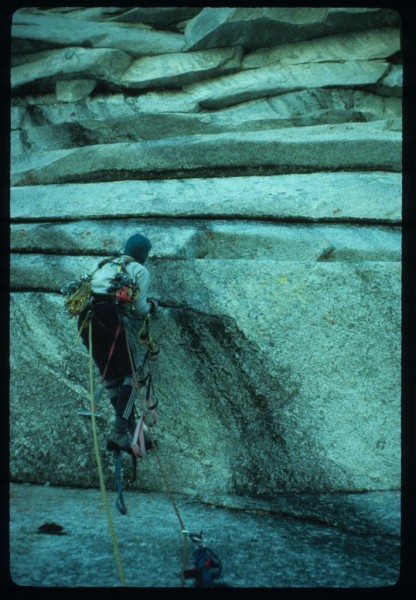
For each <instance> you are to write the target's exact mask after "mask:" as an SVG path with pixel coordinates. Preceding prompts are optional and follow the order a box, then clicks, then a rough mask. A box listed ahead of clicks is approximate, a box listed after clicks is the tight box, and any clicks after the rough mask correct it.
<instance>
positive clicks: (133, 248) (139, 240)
mask: <svg viewBox="0 0 416 600" xmlns="http://www.w3.org/2000/svg"><path fill="white" fill-rule="evenodd" d="M151 247H152V244H151V243H150V240H149V239H148V238H147V237H146V236H144V235H141V234H140V233H136V234H135V235H132V236H131V237H130V238H129V239H128V240H127V242H126V245H125V246H124V254H127V256H131V257H132V258H134V259H135V260H137V262H139V263H141V264H142V265H143V264H144V263H145V261H146V258H147V257H148V254H149V252H150V249H151Z"/></svg>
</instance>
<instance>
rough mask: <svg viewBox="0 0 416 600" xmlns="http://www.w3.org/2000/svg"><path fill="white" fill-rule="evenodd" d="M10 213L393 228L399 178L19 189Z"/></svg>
mask: <svg viewBox="0 0 416 600" xmlns="http://www.w3.org/2000/svg"><path fill="white" fill-rule="evenodd" d="M201 189H203V190H204V194H201V192H200V190H201ZM66 198H70V199H71V202H67V201H66V200H65V199H66ZM10 211H11V216H12V218H13V219H16V220H21V219H24V220H32V221H52V222H54V221H56V220H58V221H59V220H80V219H81V220H82V219H91V218H97V219H102V218H108V217H118V218H133V217H136V218H140V217H144V218H149V217H158V218H160V217H164V216H165V217H167V218H170V217H172V218H178V217H191V218H206V219H207V220H209V219H215V218H217V219H218V218H224V217H225V218H233V217H234V218H237V217H239V218H246V219H271V220H276V219H289V220H290V219H291V220H294V221H296V220H303V219H306V220H313V221H319V220H322V221H325V220H335V221H336V220H341V219H345V220H350V221H351V220H355V221H357V222H366V221H367V222H368V221H373V222H377V221H379V222H390V223H398V224H399V223H400V222H401V212H402V176H401V174H400V173H389V172H380V171H377V172H370V173H367V172H353V173H348V172H338V173H312V174H307V175H293V174H290V175H277V176H274V177H272V176H268V177H227V178H214V179H178V180H174V179H173V180H163V181H123V182H120V181H114V182H108V183H102V182H101V183H90V184H71V185H68V184H63V185H48V186H22V187H15V188H12V189H11V203H10ZM99 223H100V221H99V222H98V224H99ZM52 226H53V225H51V226H50V227H52Z"/></svg>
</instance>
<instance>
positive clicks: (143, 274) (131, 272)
mask: <svg viewBox="0 0 416 600" xmlns="http://www.w3.org/2000/svg"><path fill="white" fill-rule="evenodd" d="M126 258H128V257H127V256H120V257H117V258H115V259H114V260H112V261H111V262H108V263H106V264H105V265H104V266H103V267H101V268H100V269H98V271H96V272H95V273H94V274H93V276H92V280H91V289H92V291H93V293H94V294H108V289H109V287H110V285H111V283H110V280H111V279H112V278H113V277H114V276H115V275H116V274H117V273H118V272H119V269H118V267H119V265H121V263H122V262H123V260H126ZM99 262H101V261H99ZM99 262H98V263H97V264H96V265H95V267H94V268H95V269H96V268H97V267H98V264H99ZM125 272H126V273H127V275H128V276H129V277H131V279H132V280H133V281H134V282H135V283H136V285H137V287H138V294H137V297H136V300H135V302H134V308H135V309H136V312H137V313H138V314H139V315H141V316H146V315H148V314H149V312H150V306H149V304H148V302H147V293H148V288H149V282H150V274H149V271H148V270H147V269H146V267H145V266H144V265H141V264H140V263H138V262H136V261H131V262H129V263H127V265H126V267H125Z"/></svg>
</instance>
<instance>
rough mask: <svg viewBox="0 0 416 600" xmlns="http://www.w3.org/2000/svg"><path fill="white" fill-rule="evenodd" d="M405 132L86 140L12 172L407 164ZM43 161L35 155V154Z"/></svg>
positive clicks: (63, 178) (24, 182) (308, 130)
mask: <svg viewBox="0 0 416 600" xmlns="http://www.w3.org/2000/svg"><path fill="white" fill-rule="evenodd" d="M401 142H402V135H401V132H400V131H391V130H389V129H387V128H386V126H385V123H383V122H381V123H380V122H378V126H377V125H376V126H375V125H374V124H372V123H349V124H339V125H331V126H326V125H319V126H316V127H303V128H289V129H277V130H263V131H261V132H257V131H256V132H247V133H242V134H239V133H234V134H228V133H224V134H212V135H198V134H196V135H193V136H184V137H175V138H170V139H169V140H167V139H166V140H148V141H144V142H131V143H118V144H117V143H116V144H105V145H94V146H87V147H79V148H76V149H73V150H58V151H50V152H43V153H42V154H41V161H42V162H41V163H40V164H34V165H30V163H29V165H28V164H27V163H23V164H22V165H21V167H20V168H19V169H16V172H15V173H14V174H12V185H13V186H28V185H42V184H43V185H45V184H54V183H77V182H80V181H81V182H85V183H93V182H97V181H117V180H123V179H134V178H135V177H137V178H139V179H146V178H150V179H153V178H157V179H160V178H162V177H161V174H162V176H163V177H166V174H168V173H169V172H170V173H171V175H170V177H172V176H173V177H175V178H176V176H177V175H178V172H179V173H181V174H183V175H182V176H188V177H190V176H192V174H193V173H194V172H195V173H196V174H198V175H199V176H203V177H207V176H208V177H209V176H213V175H214V174H215V171H216V170H219V171H220V172H222V173H224V174H227V171H228V174H229V175H232V174H233V172H232V170H234V174H239V175H242V174H247V172H248V173H249V174H252V175H254V174H259V173H261V172H262V169H265V171H266V172H269V174H276V173H282V174H284V173H288V172H299V173H302V172H305V171H306V172H308V171H309V172H313V171H320V170H330V171H331V170H333V171H337V170H338V171H343V170H353V169H355V170H356V171H361V170H386V171H396V172H399V171H400V170H401V168H402V149H401ZM30 159H32V160H34V161H36V156H33V157H30Z"/></svg>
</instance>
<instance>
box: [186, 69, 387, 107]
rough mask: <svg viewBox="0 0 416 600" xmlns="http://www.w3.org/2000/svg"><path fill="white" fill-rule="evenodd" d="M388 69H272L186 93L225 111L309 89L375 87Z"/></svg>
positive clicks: (200, 84) (242, 74) (188, 89)
mask: <svg viewBox="0 0 416 600" xmlns="http://www.w3.org/2000/svg"><path fill="white" fill-rule="evenodd" d="M387 68H388V65H387V64H386V63H383V62H381V63H379V62H367V61H350V62H345V63H342V64H339V63H331V62H326V63H306V64H298V65H288V66H287V67H286V68H285V69H282V67H281V66H279V65H271V66H268V67H261V68H258V69H248V70H245V71H242V72H240V73H236V74H235V75H230V76H228V77H226V78H224V77H218V78H216V79H213V80H211V81H210V82H209V83H206V82H198V83H193V84H189V85H186V86H185V87H184V90H185V91H186V92H187V93H189V94H191V95H192V96H193V98H194V99H195V100H196V101H197V102H198V103H199V104H200V106H202V107H205V108H222V107H224V106H229V105H231V104H238V103H239V102H244V101H247V100H253V99H255V98H260V97H264V96H266V97H267V96H275V95H278V94H285V93H288V92H293V91H295V90H299V89H305V88H311V87H312V88H325V87H328V86H331V87H334V86H335V87H356V86H363V85H374V84H375V83H376V82H377V81H378V80H379V79H380V78H382V77H383V75H385V74H386V72H387Z"/></svg>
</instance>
